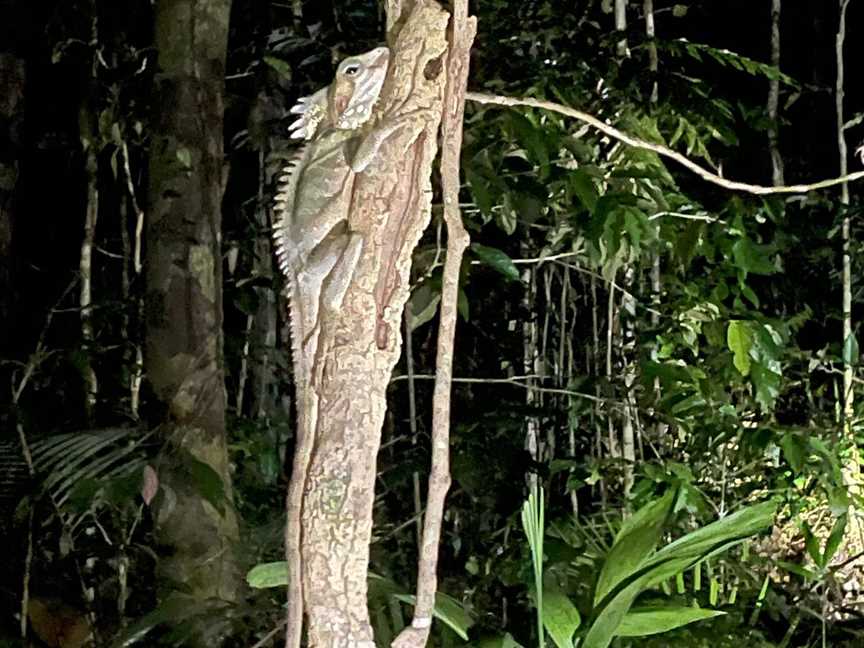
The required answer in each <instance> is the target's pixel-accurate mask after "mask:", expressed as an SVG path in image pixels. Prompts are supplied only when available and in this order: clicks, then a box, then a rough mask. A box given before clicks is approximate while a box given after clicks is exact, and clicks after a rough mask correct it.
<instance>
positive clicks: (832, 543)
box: [822, 513, 847, 565]
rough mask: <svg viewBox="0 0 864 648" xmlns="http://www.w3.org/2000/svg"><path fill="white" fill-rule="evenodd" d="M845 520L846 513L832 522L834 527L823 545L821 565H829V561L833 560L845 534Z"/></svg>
mask: <svg viewBox="0 0 864 648" xmlns="http://www.w3.org/2000/svg"><path fill="white" fill-rule="evenodd" d="M846 519H847V516H846V513H844V514H843V515H841V516H840V517H838V518H837V520H836V521H835V522H834V527H833V528H832V529H831V535H829V536H828V540H827V542H826V543H825V551H824V552H823V553H822V564H823V565H828V564H830V563H831V559H832V558H834V555H835V554H836V553H837V550H838V549H839V548H840V544H841V543H842V542H843V537H844V535H845V533H846Z"/></svg>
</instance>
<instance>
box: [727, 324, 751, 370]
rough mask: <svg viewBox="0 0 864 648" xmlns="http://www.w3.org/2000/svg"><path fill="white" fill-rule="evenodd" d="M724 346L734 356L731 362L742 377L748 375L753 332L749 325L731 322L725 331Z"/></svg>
mask: <svg viewBox="0 0 864 648" xmlns="http://www.w3.org/2000/svg"><path fill="white" fill-rule="evenodd" d="M726 345H727V346H728V347H729V350H730V351H731V352H732V353H733V354H734V355H733V358H732V362H733V364H734V365H735V368H736V369H737V370H738V372H739V373H740V374H741V375H742V376H747V375H749V374H750V349H751V348H752V347H753V331H752V329H751V328H750V323H749V322H745V321H743V320H732V321H730V322H729V328H727V329H726Z"/></svg>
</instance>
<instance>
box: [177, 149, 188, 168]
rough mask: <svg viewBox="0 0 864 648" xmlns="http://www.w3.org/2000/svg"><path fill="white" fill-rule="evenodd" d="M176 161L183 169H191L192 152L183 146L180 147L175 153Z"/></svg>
mask: <svg viewBox="0 0 864 648" xmlns="http://www.w3.org/2000/svg"><path fill="white" fill-rule="evenodd" d="M176 155H177V161H178V162H180V165H181V166H182V167H183V168H184V169H191V168H192V152H191V151H190V150H189V149H188V148H186V147H185V146H181V147H180V148H178V149H177V152H176Z"/></svg>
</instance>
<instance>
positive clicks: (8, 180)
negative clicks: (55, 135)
mask: <svg viewBox="0 0 864 648" xmlns="http://www.w3.org/2000/svg"><path fill="white" fill-rule="evenodd" d="M23 107H24V62H23V61H22V60H21V59H19V58H18V57H17V56H15V55H14V54H12V53H10V52H0V152H2V153H0V344H4V343H5V341H6V340H7V339H8V336H9V334H10V332H11V331H10V330H9V323H10V315H11V313H10V311H11V308H12V295H13V294H14V291H13V278H12V230H13V221H14V219H13V200H14V190H15V184H16V182H17V179H18V160H17V159H16V154H15V151H16V146H15V142H16V140H17V137H18V130H19V129H18V126H19V122H20V117H21V114H22V112H23Z"/></svg>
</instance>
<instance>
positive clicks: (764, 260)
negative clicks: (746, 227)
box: [732, 238, 777, 275]
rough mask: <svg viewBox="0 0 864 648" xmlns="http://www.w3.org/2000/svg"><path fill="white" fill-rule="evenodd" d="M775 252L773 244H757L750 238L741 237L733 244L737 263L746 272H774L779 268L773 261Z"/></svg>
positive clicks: (764, 273) (762, 273)
mask: <svg viewBox="0 0 864 648" xmlns="http://www.w3.org/2000/svg"><path fill="white" fill-rule="evenodd" d="M773 252H774V248H773V246H769V245H757V244H756V243H753V241H751V240H750V239H748V238H739V239H738V240H737V241H735V244H734V245H733V246H732V256H733V258H734V260H735V265H736V266H738V269H739V270H741V271H743V272H744V273H745V274H749V273H752V274H761V275H770V274H774V273H775V272H776V271H777V268H776V267H774V264H773V263H772V262H771V254H773Z"/></svg>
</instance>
